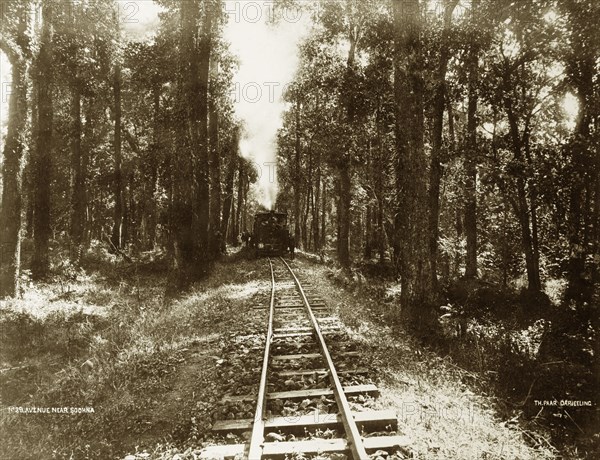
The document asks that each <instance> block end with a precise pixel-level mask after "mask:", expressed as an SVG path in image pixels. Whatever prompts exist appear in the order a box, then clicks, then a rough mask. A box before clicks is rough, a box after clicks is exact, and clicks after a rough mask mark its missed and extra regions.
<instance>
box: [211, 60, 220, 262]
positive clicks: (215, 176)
mask: <svg viewBox="0 0 600 460" xmlns="http://www.w3.org/2000/svg"><path fill="white" fill-rule="evenodd" d="M210 77H211V82H210V85H211V94H210V97H209V100H208V117H209V129H208V133H209V146H210V235H211V242H210V243H211V244H210V247H211V256H212V258H215V257H217V256H218V254H219V251H220V248H221V241H222V239H223V234H222V233H221V194H222V191H221V157H220V146H219V114H218V110H217V101H216V97H217V89H216V85H217V77H218V62H217V59H216V57H213V58H212V59H211V60H210Z"/></svg>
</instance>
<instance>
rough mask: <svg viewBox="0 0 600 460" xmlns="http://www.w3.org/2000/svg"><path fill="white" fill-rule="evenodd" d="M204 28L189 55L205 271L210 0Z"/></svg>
mask: <svg viewBox="0 0 600 460" xmlns="http://www.w3.org/2000/svg"><path fill="white" fill-rule="evenodd" d="M202 13H203V21H202V30H201V32H200V37H199V40H198V49H197V54H196V53H193V54H192V55H190V56H189V59H190V75H189V78H190V97H189V103H190V107H189V113H190V121H189V122H190V131H191V133H192V149H193V151H194V157H195V167H194V183H195V185H196V192H195V196H194V221H193V224H192V227H193V234H194V235H195V240H196V241H195V245H194V260H195V265H196V267H195V268H196V269H198V270H200V271H204V270H205V268H206V262H207V261H209V260H210V252H209V224H210V183H209V146H208V79H209V70H210V69H209V67H210V55H211V48H212V43H211V32H212V21H213V11H212V8H211V5H210V2H209V1H208V0H205V1H204V8H203V12H202Z"/></svg>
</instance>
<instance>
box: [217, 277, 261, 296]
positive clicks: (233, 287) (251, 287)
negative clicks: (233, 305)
mask: <svg viewBox="0 0 600 460" xmlns="http://www.w3.org/2000/svg"><path fill="white" fill-rule="evenodd" d="M226 287H227V294H226V295H225V297H226V298H228V299H231V300H238V299H249V298H250V297H252V296H253V295H255V294H257V293H258V292H259V291H260V289H264V286H261V285H260V283H259V282H258V281H252V282H249V283H246V284H229V285H227V286H226Z"/></svg>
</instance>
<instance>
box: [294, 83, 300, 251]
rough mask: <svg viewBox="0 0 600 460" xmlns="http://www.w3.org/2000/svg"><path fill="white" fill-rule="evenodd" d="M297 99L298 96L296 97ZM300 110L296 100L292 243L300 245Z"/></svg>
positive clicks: (298, 102)
mask: <svg viewBox="0 0 600 460" xmlns="http://www.w3.org/2000/svg"><path fill="white" fill-rule="evenodd" d="M296 98H298V95H296ZM300 110H302V108H301V105H300V101H299V100H298V99H296V114H295V115H296V116H295V125H294V166H293V168H294V169H293V178H294V179H293V181H294V241H295V242H296V244H297V245H300V244H301V242H300V237H301V235H300V194H301V193H302V187H301V184H300V178H301V164H300V158H301V146H300V145H301V144H300Z"/></svg>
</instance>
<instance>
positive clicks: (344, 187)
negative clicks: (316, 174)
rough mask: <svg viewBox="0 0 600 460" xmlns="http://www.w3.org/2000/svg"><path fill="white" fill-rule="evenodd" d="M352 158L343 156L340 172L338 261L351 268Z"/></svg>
mask: <svg viewBox="0 0 600 460" xmlns="http://www.w3.org/2000/svg"><path fill="white" fill-rule="evenodd" d="M349 163H350V158H349V155H348V154H346V155H344V156H343V159H342V161H341V162H340V165H339V166H338V171H339V175H340V180H339V194H340V195H339V196H340V198H339V206H338V219H339V227H338V228H339V230H338V254H337V255H338V260H339V262H340V264H341V266H342V267H344V268H349V267H350V262H351V260H350V205H351V199H352V198H351V187H352V182H351V177H350V164H349Z"/></svg>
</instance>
